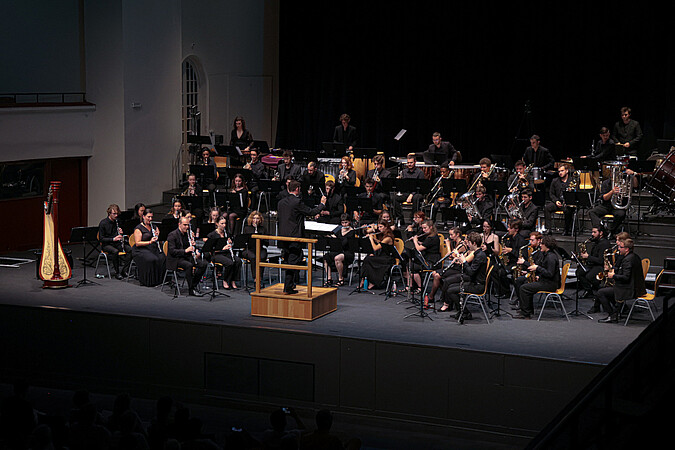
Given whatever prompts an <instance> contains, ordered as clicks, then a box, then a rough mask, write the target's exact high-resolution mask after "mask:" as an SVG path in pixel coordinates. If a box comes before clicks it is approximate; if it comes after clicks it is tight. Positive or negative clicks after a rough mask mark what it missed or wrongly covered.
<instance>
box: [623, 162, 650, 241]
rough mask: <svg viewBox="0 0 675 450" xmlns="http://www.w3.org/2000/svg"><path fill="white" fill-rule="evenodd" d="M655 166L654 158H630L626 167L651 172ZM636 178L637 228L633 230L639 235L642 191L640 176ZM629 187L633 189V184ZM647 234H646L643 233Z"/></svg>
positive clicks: (644, 172)
mask: <svg viewBox="0 0 675 450" xmlns="http://www.w3.org/2000/svg"><path fill="white" fill-rule="evenodd" d="M655 167H656V160H651V161H648V160H647V161H640V160H632V159H631V160H630V161H629V162H628V167H627V169H630V170H632V171H633V172H635V173H636V174H647V173H648V174H653V173H654V169H655ZM637 179H638V211H637V216H638V220H637V230H636V231H635V236H636V237H637V236H640V235H642V234H643V233H642V232H641V231H640V212H641V210H642V208H641V206H642V195H640V193H641V192H642V177H640V176H639V177H637ZM630 189H633V186H631V187H630ZM644 235H645V236H647V234H646V233H645V234H644Z"/></svg>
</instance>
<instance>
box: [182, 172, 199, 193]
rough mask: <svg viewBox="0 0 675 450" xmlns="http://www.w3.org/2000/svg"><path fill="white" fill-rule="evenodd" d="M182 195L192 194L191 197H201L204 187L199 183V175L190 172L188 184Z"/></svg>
mask: <svg viewBox="0 0 675 450" xmlns="http://www.w3.org/2000/svg"><path fill="white" fill-rule="evenodd" d="M182 195H185V196H191V197H201V195H202V187H201V186H200V185H199V183H197V176H196V175H195V174H194V173H191V174H188V176H187V186H186V187H185V190H184V191H183V193H182Z"/></svg>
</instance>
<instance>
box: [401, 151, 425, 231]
mask: <svg viewBox="0 0 675 450" xmlns="http://www.w3.org/2000/svg"><path fill="white" fill-rule="evenodd" d="M398 178H403V179H418V180H423V179H425V178H426V177H425V175H424V172H423V171H422V169H420V168H419V167H417V160H416V158H415V154H414V153H409V154H408V156H407V160H406V167H405V168H404V169H403V170H401V172H400V173H399V174H398ZM423 199H424V195H423V194H422V193H420V192H401V193H400V194H397V195H396V196H395V199H394V202H393V204H394V215H395V216H396V217H400V218H401V223H402V224H404V223H405V218H404V217H403V208H402V206H401V205H402V204H403V203H412V207H413V211H418V210H419V209H420V202H421V201H422V200H423Z"/></svg>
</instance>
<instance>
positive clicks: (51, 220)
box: [39, 181, 72, 289]
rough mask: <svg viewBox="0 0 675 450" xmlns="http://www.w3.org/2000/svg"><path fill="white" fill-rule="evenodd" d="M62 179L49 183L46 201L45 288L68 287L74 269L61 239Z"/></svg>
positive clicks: (42, 274)
mask: <svg viewBox="0 0 675 450" xmlns="http://www.w3.org/2000/svg"><path fill="white" fill-rule="evenodd" d="M60 188H61V182H60V181H52V182H51V183H50V184H49V193H48V194H47V200H46V201H45V202H44V211H43V213H44V229H43V236H42V256H41V258H40V268H39V274H40V278H41V279H42V280H43V281H44V283H43V285H42V287H43V288H52V289H54V288H64V287H68V286H69V285H68V280H69V279H70V277H71V276H72V271H71V267H70V264H69V263H68V259H67V258H66V254H65V253H64V252H63V248H62V247H61V242H60V241H59V215H58V211H59V189H60Z"/></svg>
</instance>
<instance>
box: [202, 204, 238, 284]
mask: <svg viewBox="0 0 675 450" xmlns="http://www.w3.org/2000/svg"><path fill="white" fill-rule="evenodd" d="M232 244H233V242H232V238H231V237H230V236H229V235H228V233H227V218H226V217H225V216H221V217H220V219H219V220H218V224H217V225H216V229H215V230H213V231H212V232H211V233H209V235H208V236H207V240H206V243H205V244H204V254H205V255H207V257H208V258H209V260H210V261H211V262H212V263H214V264H215V263H217V264H220V265H222V266H223V274H222V277H223V287H224V288H225V289H237V283H236V282H237V281H238V280H239V278H240V277H239V273H240V271H241V265H242V262H241V258H239V257H238V256H236V255H235V254H234V250H233V249H232Z"/></svg>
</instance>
